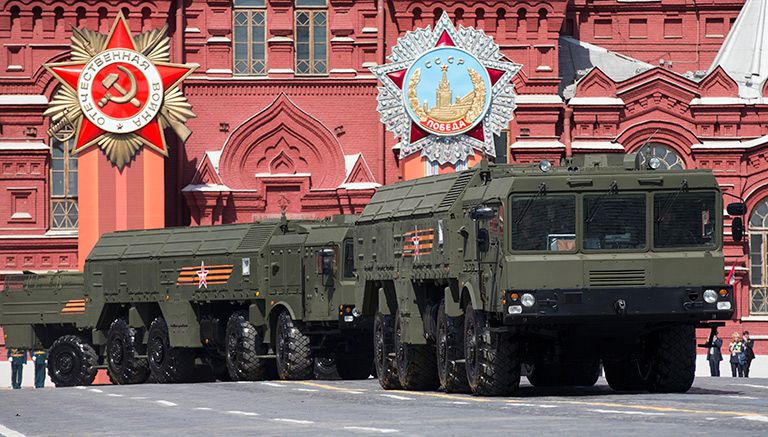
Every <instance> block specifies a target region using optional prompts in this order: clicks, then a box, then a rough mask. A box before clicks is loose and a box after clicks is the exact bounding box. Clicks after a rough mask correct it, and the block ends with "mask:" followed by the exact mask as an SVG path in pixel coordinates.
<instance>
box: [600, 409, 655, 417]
mask: <svg viewBox="0 0 768 437" xmlns="http://www.w3.org/2000/svg"><path fill="white" fill-rule="evenodd" d="M589 411H591V412H593V413H603V414H629V415H632V416H666V414H665V413H649V412H646V411H621V410H600V409H594V410H589Z"/></svg>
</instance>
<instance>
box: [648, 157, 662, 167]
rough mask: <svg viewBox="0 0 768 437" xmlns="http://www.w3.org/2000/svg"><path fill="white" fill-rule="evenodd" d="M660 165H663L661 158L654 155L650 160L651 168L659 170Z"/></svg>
mask: <svg viewBox="0 0 768 437" xmlns="http://www.w3.org/2000/svg"><path fill="white" fill-rule="evenodd" d="M659 167H661V159H659V158H657V157H655V156H654V157H652V158H651V159H649V160H648V168H650V169H651V170H658V169H659Z"/></svg>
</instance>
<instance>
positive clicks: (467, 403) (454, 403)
mask: <svg viewBox="0 0 768 437" xmlns="http://www.w3.org/2000/svg"><path fill="white" fill-rule="evenodd" d="M448 403H449V404H453V405H469V402H462V401H453V402H448Z"/></svg>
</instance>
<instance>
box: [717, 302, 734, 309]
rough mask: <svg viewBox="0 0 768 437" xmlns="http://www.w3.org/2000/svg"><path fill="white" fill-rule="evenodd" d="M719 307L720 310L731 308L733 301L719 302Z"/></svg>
mask: <svg viewBox="0 0 768 437" xmlns="http://www.w3.org/2000/svg"><path fill="white" fill-rule="evenodd" d="M717 309H719V310H729V309H731V303H730V302H718V303H717Z"/></svg>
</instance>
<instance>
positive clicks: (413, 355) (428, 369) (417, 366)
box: [395, 311, 440, 390]
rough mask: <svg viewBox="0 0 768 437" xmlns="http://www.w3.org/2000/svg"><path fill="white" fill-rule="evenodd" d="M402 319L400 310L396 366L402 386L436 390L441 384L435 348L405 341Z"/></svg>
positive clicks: (397, 328)
mask: <svg viewBox="0 0 768 437" xmlns="http://www.w3.org/2000/svg"><path fill="white" fill-rule="evenodd" d="M402 320H403V319H402V317H401V316H400V311H398V312H397V315H396V316H395V366H396V367H397V377H398V379H399V381H400V386H401V387H402V388H403V389H405V390H434V389H436V388H438V387H439V386H440V379H439V378H438V376H437V363H436V359H437V355H436V354H435V349H434V348H433V347H432V346H429V345H415V344H407V343H403V341H402V328H403V326H402V325H403V324H402Z"/></svg>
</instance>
